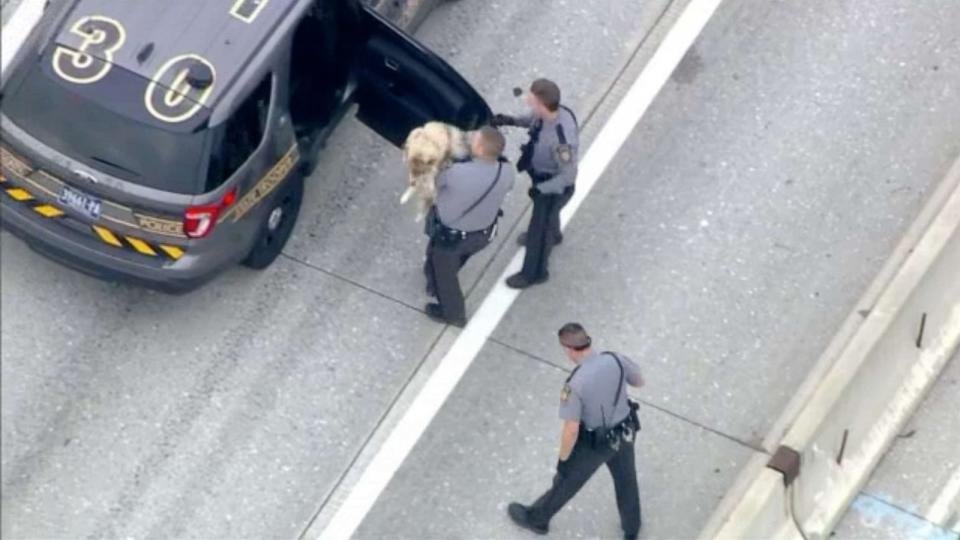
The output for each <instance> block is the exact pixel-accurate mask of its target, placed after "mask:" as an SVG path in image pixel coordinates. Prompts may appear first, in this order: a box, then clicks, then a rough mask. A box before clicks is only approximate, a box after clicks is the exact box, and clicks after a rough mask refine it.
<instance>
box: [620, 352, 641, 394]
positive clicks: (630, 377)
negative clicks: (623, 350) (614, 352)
mask: <svg viewBox="0 0 960 540" xmlns="http://www.w3.org/2000/svg"><path fill="white" fill-rule="evenodd" d="M622 358H623V370H624V372H625V373H624V375H625V376H626V378H627V384H629V385H630V386H635V387H637V388H640V387H641V386H643V385H644V381H643V375H641V374H640V366H638V365H637V363H636V362H634V361H633V360H631V359H630V358H627V357H626V356H623V357H622Z"/></svg>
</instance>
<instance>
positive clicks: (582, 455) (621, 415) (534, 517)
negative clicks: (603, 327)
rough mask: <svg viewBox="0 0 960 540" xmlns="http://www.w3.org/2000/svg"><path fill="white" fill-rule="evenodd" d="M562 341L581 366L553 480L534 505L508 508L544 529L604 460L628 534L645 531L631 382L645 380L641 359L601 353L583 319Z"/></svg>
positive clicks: (570, 382)
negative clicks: (628, 394) (628, 389)
mask: <svg viewBox="0 0 960 540" xmlns="http://www.w3.org/2000/svg"><path fill="white" fill-rule="evenodd" d="M558 334H559V337H560V345H561V346H562V347H563V349H564V352H565V353H566V355H567V357H568V358H570V360H572V361H573V362H574V363H575V364H576V365H577V367H576V368H575V369H574V370H573V373H571V374H570V377H568V378H567V382H566V384H564V386H563V390H562V391H561V393H560V418H561V419H563V421H564V424H563V431H562V434H561V442H560V459H559V460H558V462H557V473H556V475H555V476H554V479H553V485H552V486H551V487H550V489H548V490H547V492H546V493H544V494H543V495H541V496H540V498H539V499H537V500H536V501H535V502H534V503H533V504H532V505H530V506H524V505H522V504H520V503H510V505H509V506H508V508H507V512H508V514H509V516H510V519H512V520H513V521H514V523H516V524H517V525H519V526H521V527H523V528H525V529H529V530H531V531H533V532H535V533H538V534H546V533H547V532H548V531H549V525H550V520H551V518H553V516H554V515H555V514H556V513H557V512H559V511H560V509H561V508H563V505H564V504H566V503H567V501H569V500H570V499H572V498H573V496H574V495H576V494H577V492H578V491H579V490H580V488H581V487H583V485H584V484H585V483H586V482H587V480H589V479H590V477H591V476H593V473H594V472H596V470H597V469H599V468H600V466H602V465H606V466H607V469H608V470H609V471H610V474H611V476H613V486H614V490H615V491H616V497H617V509H618V510H619V511H620V524H621V526H622V527H623V534H624V538H627V539H631V538H636V537H637V534H638V533H639V531H640V524H641V519H640V493H639V489H638V486H637V471H636V465H635V462H634V440H635V438H636V435H637V432H638V431H640V421H639V419H638V417H637V408H638V407H637V405H636V403H634V402H632V401H630V400H629V399H628V398H627V397H626V395H624V394H626V385H628V384H629V385H631V386H636V387H639V386H643V378H642V377H641V376H640V369H639V368H638V367H637V365H636V364H635V363H634V362H633V361H632V360H630V359H629V358H627V357H626V356H623V355H621V354H617V353H612V352H603V353H595V352H594V351H593V349H592V347H591V340H590V336H588V335H587V332H586V331H585V330H584V329H583V327H582V326H581V325H579V324H577V323H569V324H566V325H564V326H563V328H561V329H560V331H559V332H558Z"/></svg>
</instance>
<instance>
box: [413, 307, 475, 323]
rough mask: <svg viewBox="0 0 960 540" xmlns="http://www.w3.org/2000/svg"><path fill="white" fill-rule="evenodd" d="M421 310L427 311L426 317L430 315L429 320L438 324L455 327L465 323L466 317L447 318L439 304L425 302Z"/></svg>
mask: <svg viewBox="0 0 960 540" xmlns="http://www.w3.org/2000/svg"><path fill="white" fill-rule="evenodd" d="M423 310H424V311H425V312H426V313H427V317H430V319H431V320H433V321H436V322H438V323H440V324H449V325H451V326H456V327H457V328H463V327H464V326H466V325H467V319H465V318H464V319H449V318H447V317H445V316H444V315H443V308H441V307H440V304H427V305H426V306H425V307H424V308H423Z"/></svg>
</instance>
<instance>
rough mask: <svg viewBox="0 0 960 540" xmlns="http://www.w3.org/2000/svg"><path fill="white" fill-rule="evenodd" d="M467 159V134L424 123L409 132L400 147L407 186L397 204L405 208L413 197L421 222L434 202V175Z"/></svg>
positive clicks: (435, 176) (442, 124)
mask: <svg viewBox="0 0 960 540" xmlns="http://www.w3.org/2000/svg"><path fill="white" fill-rule="evenodd" d="M469 156H470V146H469V144H468V142H467V133H466V132H464V131H463V130H461V129H459V128H457V127H455V126H451V125H449V124H444V123H443V122H427V123H426V124H425V125H423V126H421V127H418V128H416V129H414V130H413V131H411V132H410V135H408V136H407V141H406V142H405V143H404V145H403V160H404V162H405V163H406V164H407V170H408V173H409V175H408V176H409V177H408V182H409V185H408V187H407V190H406V191H404V192H403V195H402V196H401V197H400V204H406V203H407V201H409V200H410V198H411V197H413V196H414V195H416V196H417V198H418V200H419V206H418V208H417V217H416V220H417V221H418V222H419V221H422V220H423V218H424V217H425V216H426V215H427V213H428V212H429V211H430V208H431V207H432V206H433V201H434V199H435V198H436V194H437V189H436V180H437V175H438V174H440V171H442V170H443V169H444V168H446V167H448V166H449V165H450V163H451V162H453V161H457V160H462V159H466V158H468V157H469Z"/></svg>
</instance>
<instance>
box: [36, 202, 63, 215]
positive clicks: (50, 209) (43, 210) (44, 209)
mask: <svg viewBox="0 0 960 540" xmlns="http://www.w3.org/2000/svg"><path fill="white" fill-rule="evenodd" d="M33 211H34V212H36V213H38V214H40V215H41V216H43V217H45V218H55V217H60V216H62V215H63V210H61V209H59V208H57V207H56V206H53V205H51V204H41V205H40V206H34V207H33Z"/></svg>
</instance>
